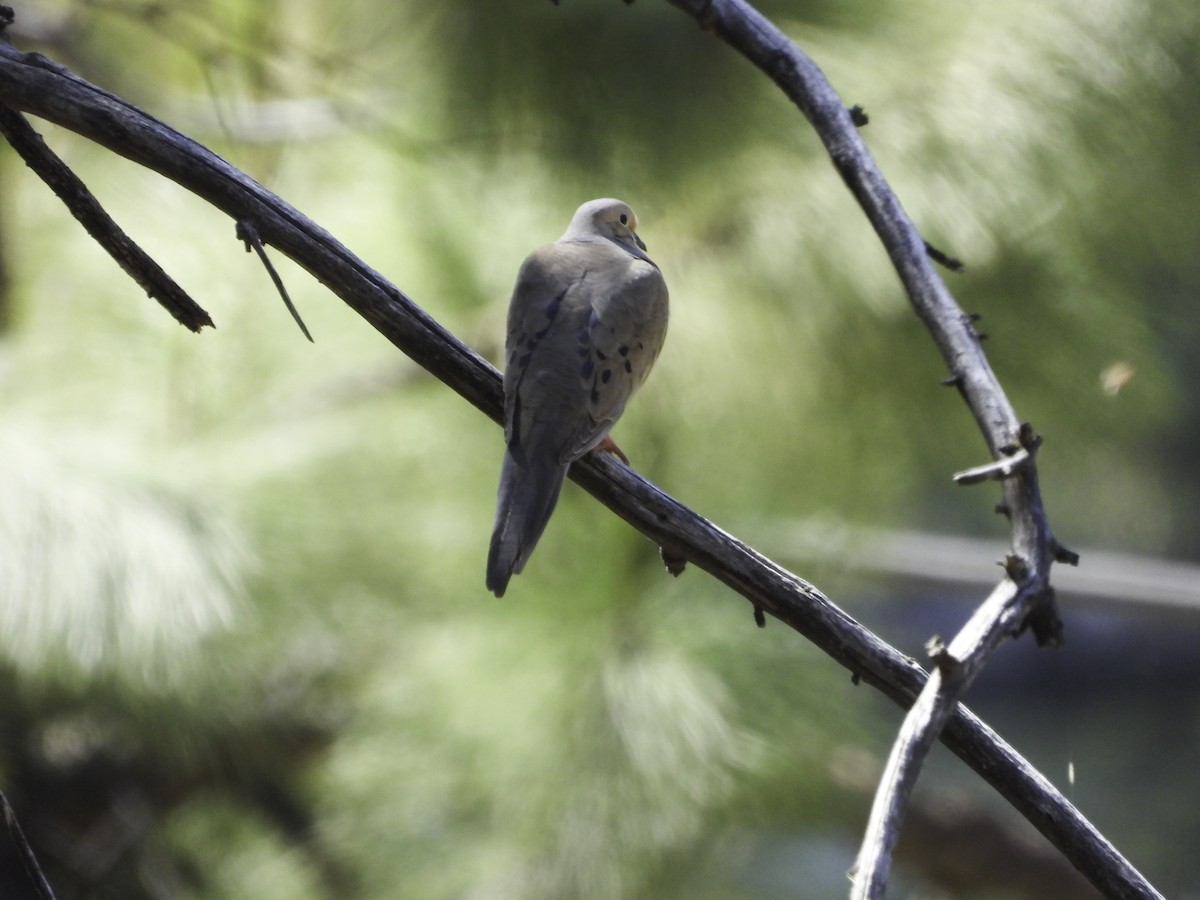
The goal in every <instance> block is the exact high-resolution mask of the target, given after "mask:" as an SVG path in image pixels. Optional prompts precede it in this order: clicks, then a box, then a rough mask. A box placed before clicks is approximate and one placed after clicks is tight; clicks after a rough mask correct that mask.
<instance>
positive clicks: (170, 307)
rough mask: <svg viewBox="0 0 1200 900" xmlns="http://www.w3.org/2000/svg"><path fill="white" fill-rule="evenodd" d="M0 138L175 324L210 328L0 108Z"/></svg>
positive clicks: (17, 117) (75, 180)
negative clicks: (10, 146) (169, 315)
mask: <svg viewBox="0 0 1200 900" xmlns="http://www.w3.org/2000/svg"><path fill="white" fill-rule="evenodd" d="M0 134H2V135H4V137H5V138H6V139H7V140H8V142H9V143H10V144H12V146H13V149H15V150H16V151H17V153H19V154H20V156H21V158H22V159H23V160H25V164H26V165H27V166H29V168H30V169H32V170H33V171H34V172H35V173H36V174H37V176H38V177H39V178H41V179H42V181H44V182H46V184H47V185H49V186H50V189H51V190H52V191H54V193H55V194H57V195H58V198H59V199H60V200H62V202H63V204H64V205H66V207H67V209H69V210H70V211H71V214H72V215H73V216H75V218H76V219H78V220H79V222H80V224H82V225H83V227H84V228H86V229H87V233H88V234H90V235H91V236H92V239H93V240H95V241H96V243H97V244H99V245H100V246H101V247H103V248H104V249H105V250H107V251H108V254H109V255H110V256H111V257H112V258H113V259H115V260H116V261H117V264H118V265H119V266H120V267H121V268H122V269H124V270H125V272H126V274H127V275H129V277H130V278H132V279H133V280H134V281H136V282H137V283H138V284H140V285H141V286H142V287H143V288H144V289H145V291H146V293H147V294H149V295H150V296H151V297H152V298H154V299H155V300H157V301H158V302H159V304H160V305H161V306H162V307H163V309H165V310H166V311H167V312H169V313H170V314H171V315H172V316H174V317H175V320H176V321H177V322H179V324H181V325H183V326H184V327H185V328H189V329H191V330H192V331H199V330H200V329H201V328H203V327H204V326H205V325H207V326H208V327H210V328H211V327H213V322H212V319H210V318H209V316H208V313H206V312H205V311H204V310H203V309H201V308H200V306H199V304H197V303H196V301H194V300H193V299H192V298H191V297H189V296H188V295H187V292H186V291H184V289H183V288H181V287H180V286H179V285H178V284H177V283H176V282H175V281H174V279H172V278H171V276H170V275H168V274H167V273H166V272H164V271H163V269H162V267H161V266H159V264H158V263H156V262H155V261H154V260H153V259H151V258H150V255H149V254H148V253H146V251H144V250H143V249H142V248H141V247H139V246H138V245H137V244H135V243H134V242H133V241H132V240H130V238H129V236H128V235H127V234H125V232H123V231H122V230H121V229H120V227H119V226H118V225H117V223H116V222H114V221H113V220H112V217H111V216H109V214H108V213H106V212H105V211H104V207H102V206H101V205H100V202H99V201H98V200H97V199H96V198H95V197H94V196H92V193H91V191H89V190H88V189H87V186H86V185H84V183H83V182H82V181H81V180H80V179H79V177H78V176H77V175H76V174H75V173H74V172H72V171H71V170H70V169H69V168H68V167H67V164H66V163H64V162H63V161H62V160H61V159H59V158H58V157H57V156H56V155H55V154H54V152H53V151H52V150H51V149H50V148H49V147H47V146H46V142H45V141H43V140H42V138H41V135H39V134H38V133H37V132H36V131H34V130H33V128H32V127H31V126H30V124H29V123H28V122H26V121H25V117H24V116H22V115H21V114H20V113H17V112H13V111H12V110H11V109H7V108H5V107H3V106H0Z"/></svg>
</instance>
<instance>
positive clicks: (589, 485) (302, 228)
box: [0, 44, 1158, 897]
mask: <svg viewBox="0 0 1200 900" xmlns="http://www.w3.org/2000/svg"><path fill="white" fill-rule="evenodd" d="M0 103H6V104H9V105H11V106H13V107H16V108H20V109H25V110H27V111H29V112H32V113H34V114H36V115H39V116H43V117H45V118H48V119H51V120H52V121H54V122H56V123H58V124H59V125H62V126H63V127H65V128H68V129H70V130H72V131H75V132H77V133H79V134H81V135H83V136H85V137H87V138H89V139H91V140H94V141H96V142H97V143H99V144H102V145H103V146H106V147H108V148H109V149H111V150H113V151H114V152H116V153H118V154H120V155H122V156H125V157H127V158H130V159H132V160H134V161H135V162H137V163H140V164H141V165H144V166H146V167H148V168H151V169H153V170H155V171H157V172H160V173H161V174H163V175H164V176H166V177H167V178H170V179H171V180H173V181H175V182H176V183H178V184H181V185H183V186H184V187H186V188H188V189H189V190H191V191H193V192H194V193H196V194H197V195H198V196H200V197H202V198H203V199H205V200H207V201H208V202H209V203H211V204H212V205H213V206H215V207H217V208H218V209H221V210H224V211H225V212H226V213H227V214H228V215H230V216H231V217H232V218H233V219H234V220H235V221H240V220H242V219H247V218H248V219H251V220H252V221H254V222H255V223H256V225H257V227H258V230H259V232H260V233H261V234H262V237H263V239H264V240H266V241H268V242H269V243H270V244H271V245H272V246H274V247H276V248H277V249H279V250H280V252H282V253H284V254H285V255H287V256H289V257H291V258H292V259H293V260H295V261H296V262H297V263H298V264H299V265H300V266H302V267H303V268H305V269H306V270H307V271H309V272H310V273H312V275H313V276H314V277H315V278H317V279H318V280H319V281H321V282H322V283H324V284H325V285H327V286H328V287H329V288H330V290H332V291H333V292H334V293H335V294H337V296H338V297H340V298H341V299H342V300H343V301H344V302H345V303H346V304H347V305H349V306H350V307H351V308H352V309H354V310H355V311H357V312H358V313H359V314H360V315H362V316H363V317H364V318H365V319H367V321H368V322H370V323H371V324H372V325H373V326H374V327H375V328H376V329H377V330H378V331H379V332H380V333H381V334H383V335H384V336H385V337H386V338H387V339H388V340H390V341H392V342H393V343H394V344H395V345H396V346H397V347H399V348H400V349H401V350H403V351H404V352H405V353H406V354H408V355H409V356H410V357H411V358H412V359H413V360H415V361H416V362H417V363H418V364H420V365H421V366H423V367H424V368H426V369H427V370H428V371H430V372H431V373H432V374H434V375H435V376H437V377H438V378H440V379H441V380H442V381H444V382H445V383H446V384H447V385H449V386H450V387H451V388H453V389H454V390H455V391H457V392H458V393H459V394H461V395H462V396H463V397H464V398H466V399H467V400H468V401H469V402H471V403H472V404H474V405H475V406H476V407H478V408H479V409H480V410H482V411H483V412H484V413H485V414H486V415H488V416H489V417H490V418H492V419H493V420H494V421H497V422H499V421H500V420H501V412H502V411H501V390H500V379H499V374H498V373H497V372H496V370H495V369H494V368H493V367H492V366H491V365H489V364H488V363H487V362H486V361H485V360H484V359H483V358H482V357H480V356H479V355H478V354H477V353H475V352H474V351H472V350H471V349H470V348H468V347H466V346H465V345H464V344H462V343H461V342H460V341H458V340H457V339H456V338H455V337H454V336H453V335H451V334H450V333H449V332H447V331H446V330H445V329H444V328H442V327H441V326H440V325H439V324H438V323H437V322H435V321H434V320H433V319H432V318H431V317H430V316H429V315H428V314H427V313H426V312H425V311H424V310H422V309H421V308H420V307H418V306H417V305H416V304H415V303H413V302H412V300H410V299H409V298H408V297H407V296H405V295H404V294H403V293H402V292H400V291H399V290H397V289H396V288H395V287H394V286H393V285H392V284H390V283H389V282H388V281H386V280H385V279H384V278H383V277H382V276H381V275H379V273H377V272H375V271H374V270H372V269H371V268H370V267H368V266H367V265H366V264H365V263H363V262H362V261H361V260H359V259H358V258H357V257H355V256H354V255H353V254H352V253H350V251H348V250H347V249H346V248H345V247H343V246H342V245H341V244H339V243H338V242H337V241H336V240H335V239H334V238H333V237H332V236H331V235H330V234H329V233H328V232H326V231H324V230H322V229H321V228H319V227H318V226H317V225H315V224H314V223H313V222H311V221H310V220H309V219H308V218H306V217H305V216H304V215H303V214H301V213H300V212H299V211H298V210H296V209H295V208H293V207H291V206H289V205H288V204H287V203H285V202H284V201H282V200H281V199H279V198H278V197H276V196H275V195H273V194H271V193H270V192H269V191H267V190H266V189H265V188H263V187H262V186H261V185H259V184H258V183H257V182H255V181H253V180H252V179H250V178H249V177H248V176H247V175H245V174H244V173H242V172H240V171H238V170H237V169H235V168H234V167H233V166H230V165H229V164H228V163H227V162H225V161H224V160H222V159H220V158H219V157H217V156H216V155H215V154H213V153H212V152H211V151H210V150H208V149H207V148H205V147H203V146H202V145H200V144H198V143H196V142H195V141H192V140H190V139H189V138H187V137H185V136H183V135H181V134H179V133H178V132H175V131H173V130H172V129H170V128H169V127H167V126H166V125H164V124H163V123H161V122H159V121H157V120H155V119H153V118H151V117H149V116H147V115H145V114H144V113H142V112H141V111H140V110H138V109H137V108H136V107H133V106H132V105H130V104H128V103H127V102H125V101H123V100H121V99H120V98H118V97H114V96H113V95H111V94H108V93H107V92H104V91H102V90H100V89H99V88H96V87H95V86H93V85H90V84H88V83H87V82H85V81H83V80H82V79H79V78H78V77H76V76H74V75H72V74H71V73H69V72H67V71H66V70H64V69H62V68H61V67H58V66H56V65H54V64H50V63H47V61H46V60H45V59H44V58H41V57H38V56H36V55H26V54H21V53H19V52H17V51H15V50H13V49H12V48H9V47H5V46H3V44H0ZM847 115H848V114H847ZM915 249H917V250H918V251H923V245H921V244H920V243H916V244H915ZM956 340H957V338H956ZM964 377H975V373H974V372H973V371H972V370H967V369H964ZM571 477H572V478H573V479H574V480H575V481H577V482H578V483H579V484H581V485H582V486H583V487H584V488H585V489H587V490H588V491H590V492H591V493H592V494H593V495H594V496H596V497H597V498H598V499H599V500H601V502H603V503H605V504H606V505H607V506H608V507H609V508H610V509H612V510H613V511H614V512H616V513H617V514H618V515H619V516H621V517H622V518H624V519H625V520H626V521H628V522H630V523H631V524H632V525H633V526H634V527H635V528H637V529H638V530H639V531H641V532H642V533H643V534H645V535H646V536H647V537H649V538H650V539H651V540H653V541H654V542H655V543H656V544H658V545H659V546H660V547H663V548H665V549H666V550H667V551H668V553H669V554H670V555H671V556H672V557H673V558H675V559H684V560H687V561H688V562H691V563H693V564H695V565H696V566H698V567H699V568H702V569H704V570H705V571H706V572H708V573H710V574H711V575H713V576H714V577H716V578H718V579H719V580H720V581H722V582H723V583H725V584H727V585H729V586H730V587H731V588H733V589H734V590H735V591H737V592H738V593H740V594H741V595H742V596H744V597H745V598H747V599H748V600H749V601H750V603H751V604H752V605H753V606H756V607H759V608H761V609H763V610H765V611H766V612H768V613H770V614H771V615H772V616H774V617H776V618H777V619H779V620H781V621H783V622H785V623H787V624H788V625H790V626H791V627H793V628H795V629H796V630H797V631H799V632H800V633H802V634H804V635H805V636H806V637H808V638H809V639H810V640H811V641H813V643H815V644H816V645H817V646H818V647H820V648H821V649H822V650H823V651H824V652H825V653H827V654H828V655H829V656H830V657H831V658H833V659H834V660H836V661H837V662H838V663H840V664H841V665H843V666H845V667H846V668H847V669H849V670H850V672H851V673H852V674H853V675H854V677H855V678H856V679H858V680H862V681H865V682H867V683H868V684H871V685H873V686H874V687H876V688H878V689H879V690H881V691H882V692H883V693H884V694H886V695H887V696H888V697H890V698H892V699H893V700H895V701H896V702H897V703H899V704H901V705H903V706H909V705H911V703H912V702H913V700H914V698H915V697H916V695H917V693H918V692H919V691H920V689H921V687H922V686H923V685H924V683H925V682H926V679H927V676H926V673H925V672H924V671H923V670H922V669H921V668H920V667H919V666H917V665H916V664H915V663H914V662H913V661H912V660H910V659H908V658H907V657H905V656H904V655H903V654H901V653H900V652H899V651H897V650H895V649H894V648H892V647H890V646H888V645H887V644H886V643H885V642H883V641H881V640H880V639H879V638H878V637H876V636H875V635H874V634H872V633H871V632H870V631H869V630H867V629H865V628H863V627H862V626H861V625H860V624H859V623H858V622H856V621H854V620H853V619H852V618H851V617H850V616H848V615H846V614H845V613H844V612H843V611H842V610H840V609H838V608H837V607H836V606H834V605H833V604H832V603H830V602H829V601H828V600H827V599H826V598H825V597H824V595H822V594H821V593H820V591H818V590H817V589H816V588H814V587H813V586H812V585H810V584H808V583H807V582H805V581H804V580H803V579H801V578H798V577H797V576H796V575H794V574H792V573H791V572H788V571H787V570H786V569H783V568H782V567H780V566H778V565H776V564H775V563H773V562H772V561H770V560H768V559H767V558H766V557H764V556H762V555H761V554H759V553H757V552H756V551H755V550H753V549H752V548H750V547H748V546H746V545H745V544H743V543H742V542H740V541H738V540H737V539H736V538H734V537H732V536H731V535H729V534H727V533H725V532H723V531H721V530H720V529H719V528H716V527H715V526H714V525H713V524H712V523H711V522H709V521H707V520H706V519H704V518H702V517H701V516H698V515H697V514H696V513H695V512H693V511H692V510H690V509H688V508H687V507H685V506H683V505H682V504H680V503H679V502H678V501H676V500H675V499H674V498H672V497H670V496H669V495H667V494H665V493H663V492H662V491H660V490H659V489H658V488H656V487H655V486H654V485H651V484H650V483H649V482H647V481H645V480H644V479H642V478H641V477H640V476H638V475H637V474H636V473H634V472H633V471H631V470H630V469H628V468H626V467H625V466H622V465H619V464H617V463H614V462H612V461H611V460H609V459H607V458H606V457H605V456H604V455H603V454H600V455H596V454H592V455H589V456H588V457H586V458H585V459H583V460H581V461H580V462H579V463H576V464H574V465H572V467H571ZM1006 483H1007V482H1006ZM940 738H941V740H942V741H943V742H944V743H945V744H946V745H947V746H948V747H950V748H951V750H953V751H954V752H955V753H956V754H958V755H959V756H960V757H961V758H962V759H963V760H964V761H965V762H966V763H967V764H968V765H969V766H971V768H973V769H974V770H975V771H976V772H978V773H979V774H980V775H981V776H982V777H983V778H984V779H985V780H986V781H987V782H988V783H989V784H991V785H992V786H993V787H995V788H996V790H997V791H999V792H1000V793H1001V794H1002V795H1003V796H1004V797H1005V798H1006V799H1007V800H1008V801H1009V802H1010V803H1011V804H1012V805H1013V806H1014V807H1015V808H1016V809H1017V810H1018V811H1020V812H1021V814H1022V815H1024V816H1025V817H1026V818H1027V819H1028V820H1029V821H1030V822H1032V823H1033V824H1034V826H1035V827H1036V828H1037V829H1038V830H1039V831H1041V832H1042V833H1043V834H1044V835H1046V837H1047V838H1048V839H1049V840H1050V841H1051V842H1052V843H1053V844H1054V845H1055V846H1056V847H1058V848H1059V849H1060V850H1061V851H1062V852H1063V853H1064V855H1066V857H1067V858H1068V859H1069V860H1070V861H1071V862H1072V863H1073V864H1074V865H1075V866H1076V868H1078V869H1079V870H1080V871H1082V872H1084V873H1085V875H1086V876H1087V877H1088V879H1089V880H1090V881H1091V882H1092V883H1093V884H1094V885H1096V886H1097V888H1099V889H1100V890H1101V891H1103V892H1104V893H1106V894H1108V895H1110V896H1117V897H1157V896H1158V895H1157V894H1156V893H1155V892H1154V890H1153V888H1152V887H1151V886H1150V885H1149V883H1148V882H1146V880H1145V879H1144V878H1143V877H1142V876H1141V874H1140V873H1139V872H1137V870H1136V869H1134V868H1133V867H1132V866H1131V865H1130V864H1129V863H1128V862H1127V861H1126V860H1125V859H1124V858H1122V857H1121V856H1120V854H1119V853H1117V851H1116V850H1115V848H1113V846H1112V845H1111V844H1110V843H1109V842H1108V841H1107V840H1105V838H1104V837H1103V836H1102V835H1101V834H1100V833H1099V832H1098V831H1096V829H1095V828H1094V827H1093V826H1092V825H1091V823H1090V822H1088V821H1087V820H1086V819H1085V818H1084V817H1083V816H1082V815H1080V814H1079V812H1078V810H1076V809H1075V808H1074V807H1073V806H1072V805H1071V804H1070V803H1069V802H1068V801H1067V800H1066V799H1065V798H1064V797H1063V796H1062V794H1061V793H1059V792H1058V791H1057V790H1056V789H1055V788H1054V787H1053V785H1051V784H1050V783H1049V782H1048V781H1046V779H1045V778H1044V777H1043V776H1042V775H1041V774H1040V773H1038V772H1037V770H1035V769H1034V768H1033V767H1032V766H1030V765H1029V764H1028V763H1027V762H1026V761H1025V760H1024V759H1022V758H1021V757H1020V755H1019V754H1017V753H1016V751H1014V750H1013V749H1012V748H1011V747H1009V746H1008V745H1007V744H1005V743H1004V741H1003V740H1001V739H1000V737H999V736H998V735H996V734H995V732H993V731H992V730H991V729H989V728H988V727H987V726H986V725H985V724H984V723H982V722H981V721H980V720H979V719H978V718H976V717H975V716H974V715H972V714H971V713H970V712H969V711H968V710H967V709H965V708H964V707H962V706H961V705H959V706H957V707H956V708H955V709H954V711H953V712H952V714H951V715H950V718H949V721H948V723H947V725H946V728H945V729H944V730H943V731H942V733H941V735H940Z"/></svg>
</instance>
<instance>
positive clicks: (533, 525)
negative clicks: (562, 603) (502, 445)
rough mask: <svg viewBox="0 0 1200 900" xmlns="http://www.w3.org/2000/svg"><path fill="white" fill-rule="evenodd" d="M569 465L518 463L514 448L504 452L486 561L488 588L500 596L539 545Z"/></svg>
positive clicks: (535, 461) (543, 461) (544, 461)
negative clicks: (494, 521)
mask: <svg viewBox="0 0 1200 900" xmlns="http://www.w3.org/2000/svg"><path fill="white" fill-rule="evenodd" d="M569 465H570V464H569V463H568V464H566V465H562V464H559V463H557V462H554V461H551V460H537V459H528V458H526V459H525V460H523V461H522V462H517V460H516V459H514V458H513V455H512V451H506V452H505V454H504V465H503V467H502V468H501V470H500V494H499V497H498V498H497V500H496V528H495V530H494V531H493V532H492V544H491V547H489V548H488V560H487V586H488V590H489V591H491V592H492V593H494V594H495V595H496V596H497V597H503V596H504V589H505V588H507V587H508V580H509V579H510V578H512V576H513V575H514V574H516V573H517V572H520V571H521V569H523V568H524V567H525V562H526V560H528V559H529V555H530V554H531V553H533V548H534V547H536V546H537V542H538V538H540V537H541V536H542V531H544V530H545V528H546V523H547V522H548V521H550V513H552V512H554V504H555V503H557V502H558V492H559V490H561V489H562V483H563V479H564V478H566V476H567V466H569Z"/></svg>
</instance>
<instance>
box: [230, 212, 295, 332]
mask: <svg viewBox="0 0 1200 900" xmlns="http://www.w3.org/2000/svg"><path fill="white" fill-rule="evenodd" d="M237 237H238V240H239V241H241V242H242V243H244V244H245V245H246V252H247V253H249V252H250V251H251V250H253V251H254V252H255V253H257V254H258V258H259V259H260V260H261V261H262V264H263V265H264V266H265V267H266V269H267V274H268V275H270V276H271V281H272V283H274V285H275V290H277V291H279V296H280V297H282V298H283V305H284V306H286V307H287V309H288V312H290V313H291V314H292V318H293V319H295V320H296V324H297V325H299V326H300V330H301V331H302V332H304V336H305V337H306V338H308V340H309V343H314V341H313V337H312V335H311V334H309V333H308V328H307V327H306V326H305V324H304V320H303V319H301V318H300V313H299V311H298V310H297V309H296V307H295V304H293V303H292V298H291V297H289V296H288V292H287V288H285V287H284V286H283V279H282V278H280V277H279V273H278V272H276V271H275V266H273V265H272V264H271V259H270V257H268V256H267V251H266V248H264V247H263V242H262V238H260V237H259V236H258V229H257V228H255V227H254V223H253V222H251V221H248V220H246V219H242V220H241V221H240V222H238V223H237Z"/></svg>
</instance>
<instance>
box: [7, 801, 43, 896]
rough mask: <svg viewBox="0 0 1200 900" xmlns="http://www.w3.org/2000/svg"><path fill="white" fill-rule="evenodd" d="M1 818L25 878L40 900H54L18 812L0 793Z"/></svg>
mask: <svg viewBox="0 0 1200 900" xmlns="http://www.w3.org/2000/svg"><path fill="white" fill-rule="evenodd" d="M0 816H3V817H4V827H5V829H6V830H7V831H8V836H9V838H10V839H11V840H12V842H13V846H14V847H15V848H16V852H17V857H18V858H19V859H20V860H21V867H22V868H23V869H24V870H25V877H26V878H27V879H28V880H29V883H30V884H31V885H33V889H34V891H35V892H36V893H37V896H38V897H39V898H40V900H54V891H52V890H51V889H50V882H48V881H47V880H46V876H45V875H44V874H43V873H42V867H41V866H39V865H38V861H37V856H36V855H35V854H34V852H33V848H32V847H30V846H29V841H28V840H26V838H25V832H24V831H23V830H22V829H21V823H20V822H18V821H17V813H16V810H14V809H13V808H12V805H11V804H10V803H9V802H8V798H7V797H5V796H4V794H2V793H0Z"/></svg>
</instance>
